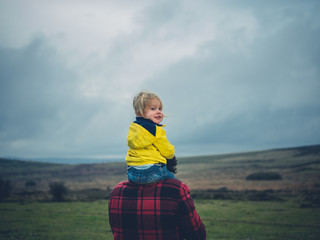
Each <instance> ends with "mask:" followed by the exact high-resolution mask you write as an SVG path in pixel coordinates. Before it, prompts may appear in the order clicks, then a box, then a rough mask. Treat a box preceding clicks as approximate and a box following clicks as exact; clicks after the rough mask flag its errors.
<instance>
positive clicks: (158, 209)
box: [109, 178, 206, 240]
mask: <svg viewBox="0 0 320 240" xmlns="http://www.w3.org/2000/svg"><path fill="white" fill-rule="evenodd" d="M109 223H110V226H111V230H112V233H113V237H114V240H142V239H143V240H182V239H186V240H189V239H192V240H205V239H206V229H205V226H204V224H203V223H202V221H201V219H200V216H199V215H198V213H197V211H196V209H195V206H194V202H193V199H192V198H191V196H190V190H189V187H188V186H187V185H186V184H184V183H183V182H181V181H179V180H178V179H175V178H167V179H165V180H162V181H159V182H156V183H150V184H138V183H134V182H131V181H125V182H121V183H119V184H118V185H117V186H116V187H115V188H114V189H113V191H112V192H111V194H110V199H109Z"/></svg>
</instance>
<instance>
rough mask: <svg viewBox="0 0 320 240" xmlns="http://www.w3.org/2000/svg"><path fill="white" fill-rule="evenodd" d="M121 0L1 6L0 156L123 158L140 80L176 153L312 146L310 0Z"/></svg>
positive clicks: (317, 113) (316, 109)
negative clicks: (135, 0)
mask: <svg viewBox="0 0 320 240" xmlns="http://www.w3.org/2000/svg"><path fill="white" fill-rule="evenodd" d="M12 2H13V3H12V4H14V3H17V2H18V1H12ZM125 2H126V1H123V2H122V3H119V4H118V3H117V4H111V3H109V2H106V3H102V2H100V1H94V3H95V4H87V3H85V2H79V3H69V4H67V5H64V4H65V3H63V2H56V3H52V2H50V3H49V2H47V1H43V2H42V4H41V6H39V7H38V8H35V9H31V8H27V10H26V11H25V12H24V11H20V12H16V11H17V10H15V8H13V7H12V4H11V3H10V4H9V3H6V4H4V3H3V2H2V3H0V4H1V5H2V8H1V9H2V10H0V11H2V12H3V14H1V12H0V14H1V15H2V16H3V19H4V21H3V22H4V23H3V24H2V26H0V46H1V47H0V78H1V82H0V100H1V101H0V111H1V116H0V141H1V142H0V153H1V154H0V155H1V156H20V157H37V156H38V157H46V156H58V157H59V156H60V157H64V156H72V157H73V156H84V157H97V156H108V155H112V156H115V155H119V156H122V157H123V156H124V155H125V154H126V149H127V147H126V134H127V128H128V125H129V122H130V121H132V120H133V118H134V115H133V110H132V107H131V100H132V97H133V96H134V95H135V94H136V93H137V92H138V91H139V90H141V89H149V90H152V91H155V92H157V93H158V94H159V95H160V97H161V98H162V99H163V102H164V105H165V106H164V109H165V112H166V113H167V114H169V115H170V117H168V118H167V119H166V120H165V122H164V123H165V124H167V127H166V128H167V134H168V136H169V139H170V140H171V141H172V143H173V144H174V145H175V146H176V149H177V154H178V155H185V154H208V153H218V152H234V151H247V150H257V149H266V148H276V147H289V146H298V145H309V144H310V145H311V144H319V142H320V138H319V136H320V126H319V125H320V124H319V123H320V106H319V105H320V102H319V97H318V89H319V87H320V81H319V75H320V74H319V69H320V66H319V65H320V64H319V63H320V61H319V60H320V59H319V56H320V47H319V44H318V39H319V37H320V36H319V35H320V24H319V23H320V19H319V16H318V10H319V7H320V3H318V1H307V2H301V1H281V3H279V2H273V1H268V2H252V1H242V2H241V4H239V3H238V2H237V1H227V2H223V3H218V2H215V1H198V2H195V3H188V4H186V3H185V2H183V1H176V2H175V4H172V1H159V2H156V3H150V2H147V1H145V2H144V1H141V2H139V4H136V5H132V4H129V5H126V7H125V8H123V7H121V4H123V3H125ZM20 3H21V2H20ZM48 4H50V5H48ZM46 6H47V7H46ZM49 6H50V7H49ZM62 7H68V8H72V9H74V11H73V14H72V15H64V14H62V16H60V15H59V16H60V17H61V18H60V17H59V18H57V16H58V15H56V13H58V12H59V11H58V10H59V9H61V8H62ZM3 9H5V10H3ZM50 9H52V11H49V10H50ZM40 10H41V11H40ZM103 12H106V13H109V14H107V15H108V16H106V14H103ZM18 13H19V14H20V15H21V19H25V22H26V26H27V27H26V28H25V29H26V30H22V29H23V24H22V23H19V21H18V20H17V19H15V18H12V16H15V15H16V14H18ZM59 14H61V12H59ZM41 16H48V17H43V18H42V17H41ZM40 17H41V20H39V19H40ZM28 19H30V20H28ZM59 19H60V20H59ZM61 19H63V23H64V24H63V25H62V24H61V21H62V20H61ZM98 20H99V21H98ZM111 22H114V23H116V24H114V25H110V23H111ZM84 23H85V24H84ZM12 24H14V25H15V30H14V31H13V30H10V26H12ZM70 26H72V27H70ZM19 29H20V30H19ZM77 29H79V30H77ZM4 36H5V37H4ZM15 39H20V40H19V41H16V40H15ZM26 39H32V40H26Z"/></svg>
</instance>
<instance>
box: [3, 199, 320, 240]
mask: <svg viewBox="0 0 320 240" xmlns="http://www.w3.org/2000/svg"><path fill="white" fill-rule="evenodd" d="M195 204H196V208H197V211H198V212H199V214H200V216H201V218H202V220H203V222H204V224H205V226H206V229H207V236H208V237H207V239H208V240H209V239H225V240H227V239H230V240H236V239H243V240H245V239H246V240H248V239H252V240H253V239H255V240H259V239H261V240H271V239H272V240H275V239H276V240H279V239H283V240H286V239H288V240H289V239H290V240H298V239H299V240H304V239H309V240H313V239H314V240H318V239H320V228H319V227H320V217H319V216H320V212H319V209H311V208H301V205H300V203H299V200H297V199H295V200H293V199H291V200H289V201H282V202H269V201H268V202H250V201H229V200H228V201H221V200H195ZM0 211H1V218H0V236H1V239H2V240H9V239H12V240H13V239H25V240H37V239H39V240H40V239H41V240H43V239H46V240H103V239H112V234H111V231H110V227H109V223H108V214H107V200H100V201H95V202H62V203H54V202H34V201H33V202H26V203H24V204H20V203H12V202H9V203H0Z"/></svg>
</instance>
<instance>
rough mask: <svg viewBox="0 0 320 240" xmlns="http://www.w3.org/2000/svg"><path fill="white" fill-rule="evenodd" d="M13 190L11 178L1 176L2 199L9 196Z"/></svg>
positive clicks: (0, 195)
mask: <svg viewBox="0 0 320 240" xmlns="http://www.w3.org/2000/svg"><path fill="white" fill-rule="evenodd" d="M11 190H12V185H11V182H10V181H9V180H3V179H2V178H0V200H3V199H5V198H8V197H9V196H10V193H11Z"/></svg>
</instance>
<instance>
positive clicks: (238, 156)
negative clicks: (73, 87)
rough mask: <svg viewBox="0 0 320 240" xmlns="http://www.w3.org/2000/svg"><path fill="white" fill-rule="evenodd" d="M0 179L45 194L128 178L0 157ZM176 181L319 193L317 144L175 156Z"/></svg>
mask: <svg viewBox="0 0 320 240" xmlns="http://www.w3.org/2000/svg"><path fill="white" fill-rule="evenodd" d="M262 172H264V173H265V172H268V173H270V172H272V173H277V174H279V175H280V176H281V179H280V180H260V181H252V180H247V179H246V178H247V176H248V175H250V174H253V173H262ZM0 177H1V178H2V179H6V180H10V181H11V183H12V184H13V185H14V189H15V191H25V189H26V182H27V181H29V182H30V181H33V182H34V183H35V186H33V187H32V188H33V189H34V191H47V190H48V186H49V184H50V183H51V182H57V181H59V182H64V183H65V184H66V186H68V187H69V188H70V189H73V190H81V189H94V188H96V189H106V188H109V189H110V188H112V187H113V186H114V185H115V184H117V183H118V182H120V181H124V180H126V179H127V177H126V164H125V162H111V163H110V162H106V163H97V164H73V165H69V164H53V163H41V162H32V161H19V160H8V159H0ZM177 178H179V179H180V180H182V181H183V182H185V183H186V184H188V186H189V187H190V189H220V188H227V189H231V190H266V189H273V190H288V191H300V190H304V189H318V188H319V187H320V186H319V183H320V181H319V180H320V145H315V146H305V147H296V148H287V149H273V150H266V151H256V152H244V153H232V154H219V155H211V156H195V157H185V158H178V174H177Z"/></svg>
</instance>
